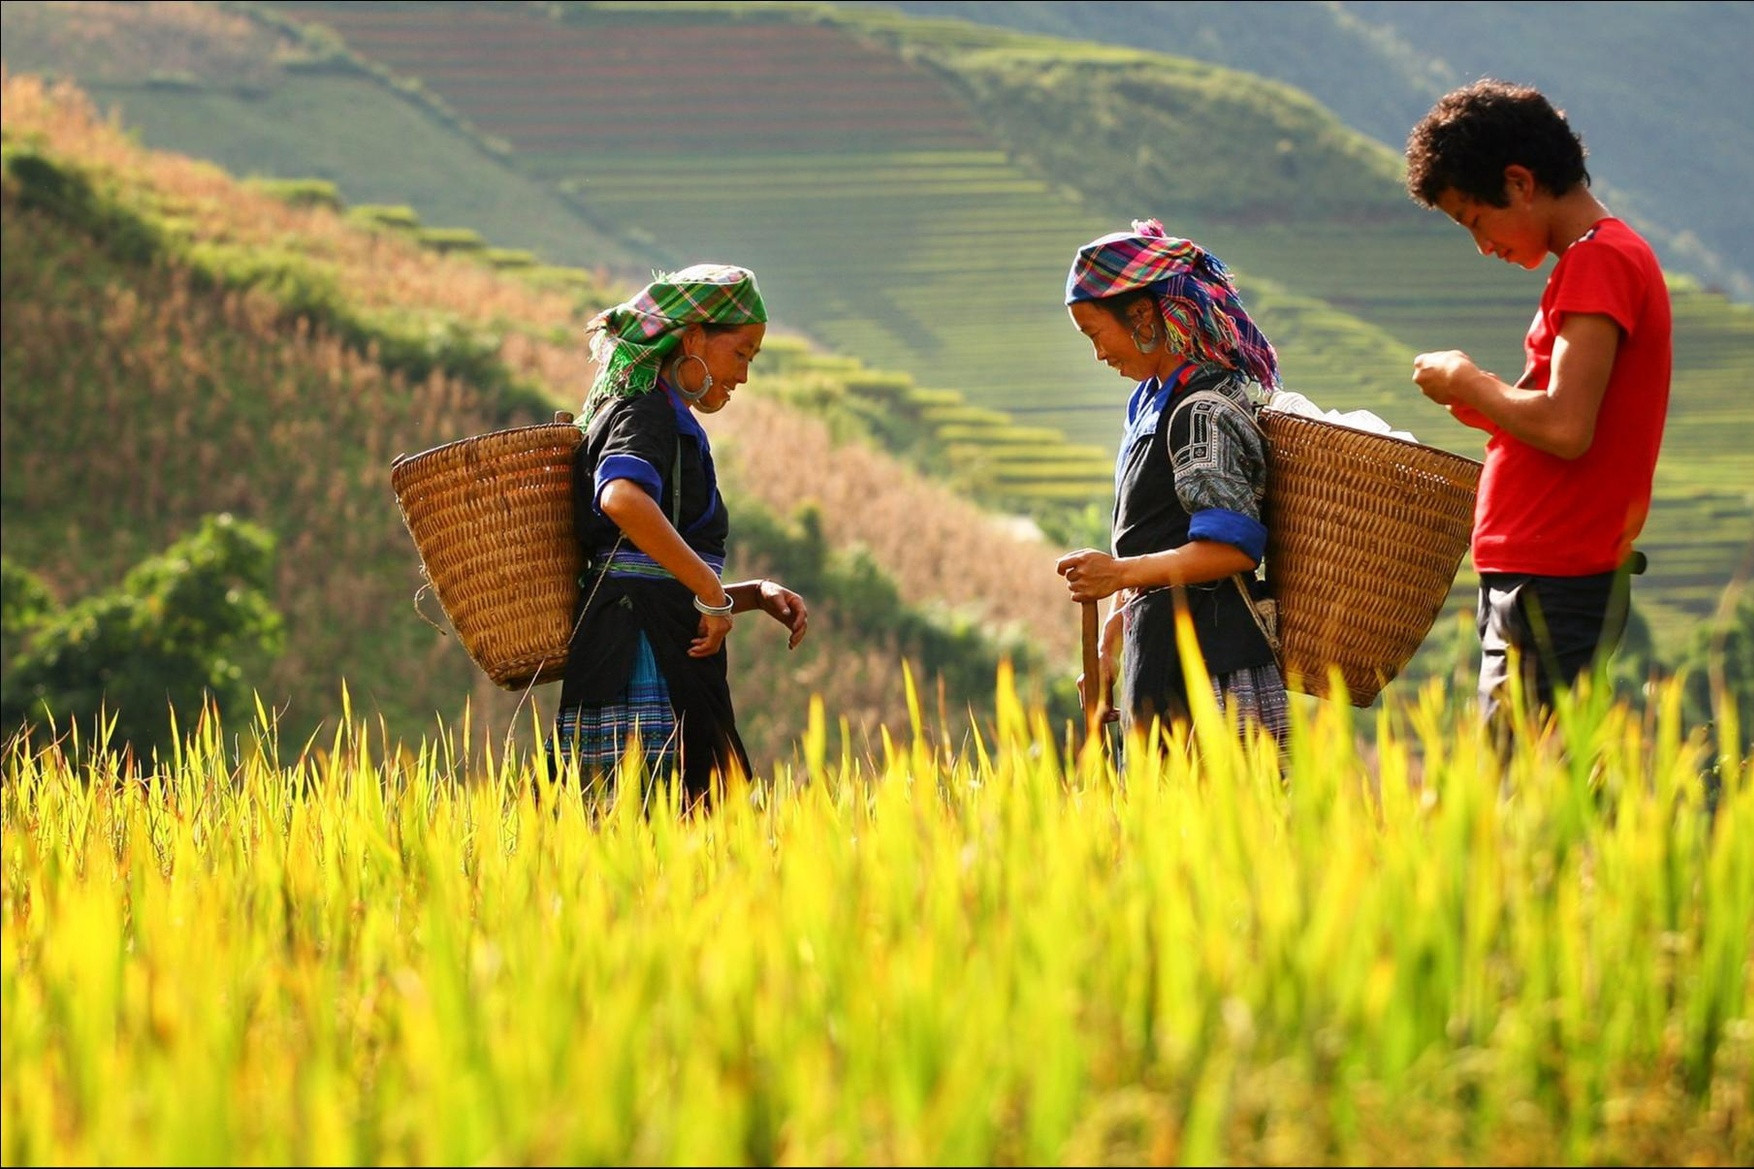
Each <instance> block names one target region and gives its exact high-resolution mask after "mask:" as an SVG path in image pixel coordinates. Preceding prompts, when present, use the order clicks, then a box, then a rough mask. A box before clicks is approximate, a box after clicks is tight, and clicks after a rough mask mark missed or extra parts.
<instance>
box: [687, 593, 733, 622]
mask: <svg viewBox="0 0 1754 1169" xmlns="http://www.w3.org/2000/svg"><path fill="white" fill-rule="evenodd" d="M725 597H726V601H725V603H724V604H722V605H709V604H707V603H706V602H705V601H703V600H701V599H700V597H698V596H696V597H695V598H694V607H695V608H696V609H698V610H699V611H700V612H702V613H705V614H706V615H707V616H708V617H729V616H730V615H731V610H733V609H735V608H736V607H737V598H735V597H733V596H731V594H730V592H729V591H727V592H726V593H725Z"/></svg>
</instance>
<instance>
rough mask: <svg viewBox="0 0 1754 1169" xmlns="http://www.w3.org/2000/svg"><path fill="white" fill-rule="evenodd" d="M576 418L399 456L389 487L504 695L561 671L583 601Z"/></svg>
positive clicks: (436, 585) (425, 561)
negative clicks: (576, 528) (576, 517)
mask: <svg viewBox="0 0 1754 1169" xmlns="http://www.w3.org/2000/svg"><path fill="white" fill-rule="evenodd" d="M571 419H572V415H570V414H565V413H559V414H556V415H555V420H554V421H553V422H552V423H545V424H543V425H540V426H522V427H517V428H515V429H511V430H500V431H495V432H493V433H492V434H483V435H478V436H476V437H474V438H465V439H461V440H459V441H457V442H452V443H447V444H445V445H444V446H440V447H434V448H433V449H432V450H429V451H424V452H422V453H420V454H418V455H401V456H398V457H397V459H396V461H395V462H394V463H392V464H391V467H390V484H391V486H393V487H394V488H395V490H396V501H397V503H399V504H400V505H401V508H402V519H403V522H404V523H406V524H407V525H408V532H409V534H410V535H412V536H413V537H414V546H415V548H416V549H417V550H418V551H419V552H420V564H421V570H422V571H423V572H424V573H425V575H426V578H427V580H429V581H430V582H432V588H433V591H434V592H435V593H437V594H438V599H439V604H440V605H441V606H442V607H443V608H444V611H445V616H446V617H447V618H449V619H450V622H451V627H452V628H453V629H455V630H456V631H457V636H458V638H459V639H460V640H461V641H462V643H463V648H464V649H466V650H468V652H469V656H470V657H471V658H473V659H474V660H475V664H476V665H478V666H480V667H481V668H482V669H483V670H484V671H486V673H487V676H488V677H490V678H492V679H493V680H494V681H495V682H496V683H498V684H499V685H501V686H503V687H505V688H506V689H507V690H521V689H523V688H525V687H527V686H533V685H536V684H538V683H541V682H550V681H553V680H555V679H557V678H559V677H560V676H561V675H562V674H563V673H564V672H565V670H566V656H567V643H568V639H569V638H570V637H571V634H572V620H573V611H574V607H575V606H576V604H577V603H578V595H579V569H580V556H579V549H578V539H577V537H576V536H575V535H574V533H573V523H572V520H573V498H572V491H573V487H572V464H573V454H574V452H575V450H576V449H577V448H578V445H579V442H580V440H581V439H582V437H583V436H582V434H581V433H580V431H579V428H578V427H577V426H575V425H574V424H573V423H572V421H571Z"/></svg>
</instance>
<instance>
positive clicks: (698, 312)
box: [585, 264, 767, 416]
mask: <svg viewBox="0 0 1754 1169" xmlns="http://www.w3.org/2000/svg"><path fill="white" fill-rule="evenodd" d="M766 322H767V305H766V304H765V303H763V302H762V299H761V290H760V289H758V288H756V287H755V273H753V272H751V271H750V270H749V269H747V268H739V267H736V266H735V265H732V264H695V265H694V266H692V267H689V268H684V269H682V271H680V272H672V273H671V274H669V275H668V276H662V275H661V276H659V277H658V278H657V279H655V280H653V281H652V282H651V283H650V284H648V285H646V286H645V287H644V288H643V289H641V290H640V293H639V295H638V296H635V297H634V298H633V299H632V300H628V301H625V302H623V303H621V304H618V305H616V306H615V307H614V308H607V309H604V310H603V311H602V312H600V313H598V314H597V315H596V316H595V317H592V318H591V323H590V324H588V325H586V326H585V336H586V338H587V340H588V341H589V342H590V346H591V357H592V359H593V360H595V361H596V362H597V364H598V366H599V370H598V373H597V380H596V381H595V382H593V383H592V385H591V393H590V395H589V396H588V397H587V398H586V399H585V414H586V415H587V416H588V415H589V414H590V413H591V409H592V407H593V405H594V404H595V403H596V402H598V401H599V400H601V399H602V398H604V397H606V396H608V395H611V394H614V395H618V396H621V397H632V396H634V395H635V394H643V393H645V392H646V391H647V390H649V389H651V388H652V387H653V386H654V385H656V384H657V380H658V371H659V369H660V368H662V366H663V364H664V360H665V359H666V358H668V357H669V356H670V354H671V353H672V352H674V351H675V349H676V346H677V345H679V344H681V342H682V330H683V329H684V328H686V327H687V326H689V325H693V324H703V325H758V324H765V323H766Z"/></svg>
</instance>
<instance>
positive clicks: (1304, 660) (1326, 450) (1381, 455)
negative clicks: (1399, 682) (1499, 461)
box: [1260, 409, 1480, 706]
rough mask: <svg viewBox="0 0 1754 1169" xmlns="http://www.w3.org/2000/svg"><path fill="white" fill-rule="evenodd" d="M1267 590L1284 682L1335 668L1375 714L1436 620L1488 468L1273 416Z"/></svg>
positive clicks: (1311, 683) (1304, 682)
mask: <svg viewBox="0 0 1754 1169" xmlns="http://www.w3.org/2000/svg"><path fill="white" fill-rule="evenodd" d="M1260 421H1261V427H1262V429H1263V430H1264V431H1265V433H1266V436H1267V447H1268V471H1267V502H1266V508H1267V514H1266V526H1267V554H1266V567H1267V582H1268V584H1269V586H1270V587H1271V591H1272V594H1273V597H1274V600H1275V602H1276V604H1277V608H1278V622H1279V642H1280V653H1281V659H1282V663H1283V669H1284V672H1285V678H1286V684H1287V685H1288V686H1290V687H1291V688H1292V689H1294V690H1300V691H1303V692H1304V693H1307V694H1318V695H1320V694H1326V693H1327V691H1328V689H1329V677H1328V674H1329V670H1330V668H1333V667H1337V668H1338V669H1339V671H1340V674H1341V677H1342V680H1343V682H1344V685H1345V687H1346V691H1347V696H1348V697H1349V698H1350V700H1351V701H1352V703H1353V704H1354V705H1356V706H1368V705H1370V704H1371V703H1372V702H1373V701H1375V700H1376V697H1377V695H1378V693H1380V692H1381V690H1382V688H1383V686H1385V685H1386V684H1387V683H1388V682H1389V681H1391V680H1392V679H1393V678H1394V677H1395V676H1396V675H1398V674H1399V673H1400V672H1401V670H1402V669H1403V668H1404V667H1405V666H1406V664H1407V662H1408V661H1409V660H1411V659H1412V657H1413V654H1414V652H1415V651H1416V650H1418V648H1419V645H1420V643H1421V642H1422V641H1424V640H1425V635H1426V634H1427V633H1429V632H1430V631H1431V626H1432V623H1433V622H1434V621H1436V620H1437V615H1438V613H1439V612H1440V611H1441V610H1442V608H1443V604H1444V601H1445V599H1446V598H1447V597H1448V596H1449V592H1450V588H1451V586H1452V585H1453V584H1454V582H1455V576H1456V570H1457V568H1458V567H1459V566H1460V565H1461V561H1462V557H1463V555H1465V554H1466V552H1467V550H1468V539H1469V536H1470V534H1471V532H1472V530H1473V520H1474V494H1475V490H1476V488H1477V487H1478V485H1479V481H1480V464H1479V463H1477V462H1475V461H1474V460H1472V459H1467V458H1463V457H1462V456H1460V455H1455V454H1451V453H1450V452H1448V451H1444V450H1440V449H1438V448H1436V447H1430V446H1424V445H1422V444H1420V443H1416V442H1408V441H1407V440H1405V439H1400V438H1394V437H1391V436H1389V435H1386V434H1373V433H1370V432H1369V431H1363V430H1355V429H1352V428H1350V427H1346V426H1341V425H1339V424H1337V423H1333V422H1328V421H1325V420H1322V419H1318V418H1309V417H1305V416H1302V415H1299V414H1292V413H1288V412H1285V411H1280V410H1273V409H1264V410H1262V411H1261V413H1260Z"/></svg>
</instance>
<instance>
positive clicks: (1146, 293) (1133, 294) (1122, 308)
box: [1096, 288, 1157, 328]
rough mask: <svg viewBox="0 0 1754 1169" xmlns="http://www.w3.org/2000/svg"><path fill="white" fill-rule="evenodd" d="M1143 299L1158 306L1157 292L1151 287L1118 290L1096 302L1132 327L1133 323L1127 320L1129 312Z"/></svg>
mask: <svg viewBox="0 0 1754 1169" xmlns="http://www.w3.org/2000/svg"><path fill="white" fill-rule="evenodd" d="M1142 300H1144V301H1149V302H1151V304H1152V306H1153V307H1156V304H1157V293H1155V292H1153V291H1152V290H1151V289H1149V288H1135V289H1133V290H1132V291H1130V292H1117V293H1116V294H1115V295H1113V296H1105V297H1102V298H1101V299H1099V300H1098V301H1097V302H1096V303H1097V305H1098V306H1099V307H1100V308H1102V309H1103V310H1104V311H1105V312H1107V313H1108V315H1109V316H1111V317H1113V318H1114V319H1115V320H1117V321H1119V322H1120V323H1121V324H1123V325H1126V326H1127V327H1128V328H1131V327H1132V323H1131V322H1130V321H1128V320H1127V313H1129V312H1131V311H1132V308H1133V306H1134V305H1136V304H1138V303H1139V302H1140V301H1142Z"/></svg>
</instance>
